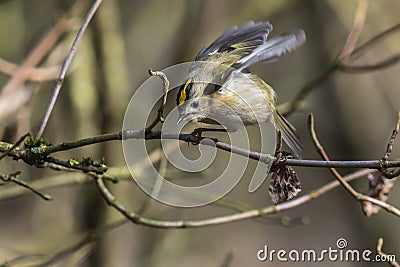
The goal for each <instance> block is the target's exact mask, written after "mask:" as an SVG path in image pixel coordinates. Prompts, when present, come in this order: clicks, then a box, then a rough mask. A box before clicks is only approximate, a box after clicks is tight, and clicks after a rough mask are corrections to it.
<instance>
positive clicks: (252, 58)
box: [232, 30, 306, 71]
mask: <svg viewBox="0 0 400 267" xmlns="http://www.w3.org/2000/svg"><path fill="white" fill-rule="evenodd" d="M305 40H306V35H305V33H304V31H303V30H296V31H293V32H286V33H283V34H280V35H278V36H276V37H274V38H272V39H271V40H268V41H266V42H265V43H264V44H262V45H260V46H258V47H257V48H256V49H254V50H253V51H252V52H251V53H250V54H249V55H247V56H245V57H243V58H241V59H240V60H238V61H237V62H236V63H235V64H234V65H233V66H232V67H234V68H235V69H237V70H239V71H241V70H244V69H246V68H248V67H250V66H251V65H254V64H256V63H258V62H262V61H271V60H274V59H277V58H278V57H280V56H282V55H283V54H286V53H288V52H291V51H293V50H295V49H296V48H298V47H299V46H301V45H302V44H304V42H305Z"/></svg>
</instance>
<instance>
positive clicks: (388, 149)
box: [380, 111, 400, 179]
mask: <svg viewBox="0 0 400 267" xmlns="http://www.w3.org/2000/svg"><path fill="white" fill-rule="evenodd" d="M399 130H400V111H399V113H397V123H396V126H395V127H394V129H393V132H392V135H391V136H390V140H389V142H388V144H387V146H386V152H385V155H383V157H382V168H381V169H380V171H381V172H382V174H383V176H385V177H386V178H389V179H392V178H395V177H397V176H399V175H400V168H398V169H397V170H388V168H387V167H386V163H387V161H388V159H389V156H390V154H391V153H392V150H393V143H394V140H395V139H396V137H397V134H398V133H399Z"/></svg>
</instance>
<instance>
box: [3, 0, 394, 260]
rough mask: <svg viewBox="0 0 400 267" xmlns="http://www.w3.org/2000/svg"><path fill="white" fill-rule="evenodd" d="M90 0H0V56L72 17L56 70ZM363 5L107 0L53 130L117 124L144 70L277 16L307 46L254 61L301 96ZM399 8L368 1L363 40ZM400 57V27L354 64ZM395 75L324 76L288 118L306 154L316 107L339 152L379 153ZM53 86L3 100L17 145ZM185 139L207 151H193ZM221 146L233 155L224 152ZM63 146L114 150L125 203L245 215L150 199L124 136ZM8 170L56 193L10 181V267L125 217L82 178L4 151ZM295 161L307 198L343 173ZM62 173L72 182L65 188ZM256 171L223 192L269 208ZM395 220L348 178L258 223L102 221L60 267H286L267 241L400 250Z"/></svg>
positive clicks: (51, 60)
mask: <svg viewBox="0 0 400 267" xmlns="http://www.w3.org/2000/svg"><path fill="white" fill-rule="evenodd" d="M90 4H91V2H90V1H83V0H82V1H77V3H76V2H75V1H71V0H68V1H67V0H62V1H50V0H41V1H38V0H31V1H24V0H12V1H11V0H2V1H0V58H2V59H4V60H7V61H9V62H13V63H15V64H18V65H19V64H21V63H22V62H23V61H24V60H25V59H26V58H27V56H28V55H29V53H30V52H31V51H32V50H33V49H34V47H35V45H36V44H37V43H39V41H40V40H41V38H42V37H43V36H44V35H45V34H46V32H48V31H49V30H50V29H52V27H54V25H55V24H56V23H57V22H58V21H60V20H61V19H62V18H67V21H68V22H67V23H66V26H65V27H64V28H63V30H62V31H61V32H60V38H59V40H58V41H56V42H55V44H54V45H53V46H52V48H51V51H50V52H49V53H48V54H47V55H46V56H45V57H44V58H43V60H41V61H40V65H39V66H40V67H42V68H46V69H45V70H46V71H47V72H46V73H50V74H51V73H53V74H52V75H53V77H56V76H57V67H59V66H60V65H61V64H62V61H63V59H64V58H65V56H66V55H67V53H68V49H69V48H70V45H71V43H72V40H73V38H74V37H75V35H76V32H77V30H78V29H79V26H80V25H81V23H82V18H83V17H84V15H85V13H86V11H87V10H88V8H89V6H90ZM356 7H357V1H355V0H351V1H347V0H346V1H345V0H340V1H336V0H304V1H288V0H286V1H285V0H281V1H278V0H269V1H266V0H247V1H243V0H241V1H239V0H229V1H228V0H221V1H211V0H206V1H200V0H193V1H184V0H176V1H172V0H171V1H170V0H168V1H156V0H149V1H139V0H130V1H126V0H119V1H117V0H107V1H104V3H103V4H102V5H101V7H100V9H99V10H98V12H97V13H96V15H95V17H94V19H93V21H92V22H91V24H90V26H89V28H88V30H87V31H86V33H85V35H84V37H83V39H82V40H81V42H80V44H79V46H78V51H77V53H76V56H75V58H74V61H73V64H72V67H71V68H70V69H69V72H68V75H67V78H66V79H65V82H64V85H63V88H62V92H61V94H60V97H59V99H58V101H57V104H56V107H55V110H54V112H53V114H52V116H51V119H50V122H49V125H48V127H47V129H46V131H45V133H44V138H45V139H46V140H48V141H49V142H51V143H54V144H55V143H60V142H63V141H71V140H76V139H80V138H84V137H89V136H93V135H98V134H101V133H108V132H116V131H120V130H121V127H122V121H123V117H124V111H125V108H126V107H127V105H128V102H129V99H130V97H131V96H132V95H133V94H134V92H135V90H136V88H138V86H140V84H141V83H142V82H143V81H145V80H146V79H147V78H148V72H147V70H148V68H150V67H151V68H153V69H163V68H165V67H168V66H171V65H174V64H177V63H181V62H185V61H190V60H192V59H193V58H194V56H195V55H196V54H197V52H198V51H199V50H200V49H201V48H202V47H203V46H205V45H207V44H209V43H210V42H212V41H213V40H214V39H215V38H216V37H218V36H219V35H220V34H221V33H222V32H223V31H225V30H226V29H228V28H229V27H231V26H232V25H235V24H236V25H241V24H244V23H246V22H247V21H249V20H254V21H263V20H269V21H270V22H271V23H272V24H273V25H274V30H273V32H272V34H271V35H276V34H279V33H280V32H284V31H288V30H292V29H297V28H301V29H304V31H305V32H306V35H307V42H306V44H305V45H304V46H303V47H302V48H301V49H299V50H298V51H296V52H295V53H292V54H290V55H286V56H284V57H282V58H281V59H280V60H279V61H278V62H276V63H273V64H261V65H257V66H254V67H253V68H252V69H251V70H252V71H253V72H255V73H257V74H258V75H260V76H261V77H263V78H264V79H265V80H266V81H268V83H269V84H271V85H272V86H273V87H274V88H275V90H276V91H277V94H278V96H279V103H280V104H283V103H286V102H287V101H291V100H292V99H293V98H294V97H295V95H296V94H297V93H298V92H299V90H300V89H301V87H302V86H304V84H306V83H307V82H308V81H310V80H312V79H313V78H314V77H316V76H317V75H319V74H320V73H321V72H323V71H324V70H326V69H327V68H328V67H329V65H330V64H331V62H332V61H333V60H335V58H336V57H337V55H338V53H339V52H340V50H341V48H342V47H343V45H344V43H345V41H346V38H347V35H348V33H349V31H350V28H351V26H352V23H353V20H354V14H355V11H356ZM399 11H400V1H398V0H380V1H370V2H369V6H368V12H367V17H366V21H365V25H364V28H363V30H362V32H361V35H360V38H359V41H358V42H357V45H360V44H362V43H364V42H365V41H367V40H369V39H370V38H372V37H373V36H375V35H377V34H378V33H380V32H382V31H384V30H386V29H388V28H390V27H392V26H393V25H395V24H398V23H399V22H400V21H399ZM398 53H400V33H398V34H394V35H392V36H391V37H390V38H387V39H385V40H383V41H382V42H380V43H379V44H378V45H377V46H375V47H374V48H371V49H369V50H368V51H367V53H365V54H364V55H363V56H362V57H361V58H360V59H359V60H358V61H357V63H358V64H360V65H363V64H372V63H374V62H378V61H381V60H383V59H385V58H388V57H390V56H392V55H395V54H398ZM1 65H2V66H3V67H4V64H3V63H2V64H1ZM3 67H2V68H3ZM51 71H53V72H51ZM7 72H8V73H7ZM10 72H12V70H10V69H8V71H5V70H4V68H3V70H2V71H1V73H0V86H1V88H3V89H1V90H2V91H4V90H5V89H4V88H5V86H6V84H7V83H8V82H9V80H10ZM399 73H400V65H394V66H391V67H390V68H385V69H382V70H378V71H373V72H367V73H362V74H349V73H340V72H336V73H334V74H333V75H332V76H331V77H330V78H329V79H327V80H326V81H325V82H324V83H321V84H320V85H319V86H318V87H317V88H316V89H315V90H314V91H313V92H312V93H310V94H309V95H308V96H307V97H306V99H305V103H304V108H303V109H302V110H300V111H298V112H296V113H294V114H293V115H291V116H290V117H289V120H290V121H291V122H292V123H293V124H294V125H295V126H296V128H297V129H298V133H299V135H300V136H301V139H302V141H303V145H304V155H303V156H304V158H307V159H319V156H318V153H317V152H316V150H315V148H314V146H313V144H312V142H311V138H310V135H309V130H308V127H307V116H308V114H309V113H313V114H314V116H315V121H316V128H317V133H318V136H319V137H320V140H321V142H322V144H323V145H324V147H325V149H326V150H327V152H328V153H329V155H330V157H331V158H332V159H338V160H339V159H340V160H363V159H380V158H381V157H382V155H383V153H384V151H385V149H386V144H387V142H388V140H389V137H390V134H391V131H392V129H393V127H394V125H395V122H396V115H397V112H398V110H399V109H400V91H399V90H400V88H399V84H400V75H399ZM54 75H55V76H54ZM54 84H55V82H54V80H50V81H43V82H38V81H27V82H25V83H24V84H23V86H24V88H23V90H28V91H29V92H30V93H29V97H28V98H27V99H26V101H24V103H23V104H22V105H20V106H18V108H16V109H15V110H13V109H12V108H11V106H13V103H14V102H13V101H15V102H18V100H19V98H18V96H15V97H14V98H12V100H13V101H10V102H7V103H5V104H4V102H2V105H3V106H2V107H0V110H1V111H2V112H4V113H3V114H0V117H1V120H0V135H1V140H2V141H6V142H15V140H17V139H18V137H19V136H21V135H22V134H24V133H26V132H32V133H36V132H37V130H38V128H39V125H40V121H41V119H42V117H43V114H44V111H45V109H46V107H47V104H48V102H49V99H50V97H51V92H52V89H53V88H54ZM15 89H16V90H21V88H20V87H18V88H15ZM151 94H152V92H149V95H151ZM170 100H171V101H173V100H174V99H170ZM171 103H172V102H171ZM8 105H10V106H8ZM6 112H7V114H6ZM5 114H6V115H5ZM152 142H153V143H152V145H149V147H150V148H151V149H154V151H156V152H154V155H153V156H154V157H155V158H156V160H155V165H156V166H157V167H160V168H161V167H162V168H163V171H164V172H165V173H166V176H167V177H172V178H176V179H185V178H186V177H187V174H186V173H181V172H179V171H178V170H176V169H173V168H170V166H169V165H168V164H167V163H165V162H164V161H163V159H162V154H160V152H157V151H158V150H156V149H157V146H158V143H157V142H156V141H152ZM183 146H185V149H187V150H190V149H192V150H193V151H192V152H193V153H194V154H196V153H197V150H196V148H195V147H193V146H189V147H187V145H186V144H183ZM398 147H399V145H398V142H396V143H395V149H394V152H393V154H392V156H391V157H392V158H393V159H395V158H397V157H398V156H399V149H398ZM187 153H191V152H190V151H189V152H187ZM219 154H221V155H220V157H222V158H223V157H226V153H225V152H222V153H219ZM56 155H57V157H59V158H61V159H65V160H66V159H69V158H78V159H79V158H81V157H83V156H91V157H93V158H94V159H101V158H103V157H104V158H105V161H106V163H107V165H108V166H110V167H111V174H112V175H115V176H117V177H118V178H119V179H121V181H120V182H119V183H118V184H115V185H113V184H108V185H109V186H110V189H111V190H112V191H113V193H114V194H115V195H116V196H117V198H118V200H119V201H120V202H121V203H123V204H124V205H125V206H126V207H127V208H129V209H131V210H134V211H138V210H140V211H141V212H143V216H146V217H150V218H155V219H162V220H181V219H190V220H195V219H204V218H210V217H214V216H219V215H224V214H231V213H234V212H236V211H235V210H232V209H230V208H227V207H226V206H223V205H210V206H207V207H201V208H195V209H182V208H174V207H170V206H166V205H162V204H160V203H157V202H154V201H149V197H148V196H147V195H145V194H144V193H143V192H142V191H141V190H140V189H139V188H138V187H137V185H136V184H135V183H134V182H133V181H132V180H131V178H130V175H129V173H127V171H126V168H125V161H124V157H123V153H122V146H121V142H119V141H113V142H107V143H101V144H96V145H92V146H87V147H84V148H81V149H76V150H71V151H67V152H63V153H59V154H56ZM157 158H158V160H157ZM223 166H224V165H223V164H220V165H219V164H218V162H217V164H214V166H213V169H210V170H206V171H204V172H203V173H202V175H201V177H200V178H204V179H207V177H210V176H211V175H212V174H213V172H215V171H218V168H220V169H221V168H223ZM0 168H1V173H8V172H12V171H15V170H21V171H22V172H23V174H22V176H21V177H20V178H21V179H23V180H25V181H28V182H31V183H32V184H33V185H38V187H39V186H41V187H43V189H42V191H43V192H44V193H47V194H50V195H51V196H52V197H53V198H54V200H53V201H47V202H46V201H44V200H42V199H40V198H38V197H37V196H36V195H34V194H32V193H31V192H29V191H25V190H22V189H20V188H17V186H15V185H12V184H8V185H3V186H0V264H2V263H3V264H5V266H9V265H6V263H7V262H8V261H10V260H11V259H15V258H18V257H19V256H21V257H23V259H19V260H17V261H11V262H9V263H10V266H36V265H35V264H42V263H43V261H44V260H45V259H47V258H46V257H47V256H50V257H51V256H54V254H55V253H57V252H58V251H61V250H65V248H67V247H69V246H72V247H74V244H76V243H77V242H79V241H80V240H81V239H82V238H84V237H85V236H86V235H88V234H89V233H92V232H93V231H96V230H97V229H102V227H104V226H105V225H108V224H109V223H112V222H115V221H118V220H120V219H122V216H121V215H120V214H119V213H118V212H116V211H115V210H113V209H112V208H110V207H108V206H107V205H106V203H105V201H104V200H103V198H102V197H101V195H100V193H99V191H98V189H97V187H96V185H95V184H94V183H93V182H91V180H90V179H85V175H84V174H81V173H77V172H57V171H54V170H49V169H37V168H34V167H31V166H28V165H26V164H25V163H23V162H15V161H13V160H12V159H10V158H6V159H3V160H2V161H1V162H0ZM295 169H296V172H297V173H298V176H299V177H300V179H301V182H302V188H303V191H302V193H301V194H306V193H308V192H310V191H311V190H313V189H315V188H317V187H319V186H321V185H323V184H326V183H328V182H329V181H332V180H333V179H334V178H333V177H332V176H331V174H330V173H329V171H328V170H326V169H316V168H295ZM340 171H341V172H342V173H343V174H346V173H350V172H351V171H353V170H340ZM60 181H69V182H68V183H67V184H66V185H60V184H59V183H60ZM248 181H249V180H248V179H246V178H244V180H243V182H241V183H240V184H239V185H238V187H237V188H235V190H233V192H231V193H230V194H229V195H228V196H227V199H231V200H234V201H239V202H241V203H245V204H246V205H249V206H250V207H254V208H260V207H264V206H268V205H270V204H271V201H270V198H269V196H268V192H267V187H268V184H267V183H265V184H264V185H263V187H262V188H261V189H259V190H258V191H257V192H255V193H253V194H249V193H248V192H247V191H246V189H247V185H248V184H247V182H248ZM53 183H54V185H53ZM353 184H354V186H355V187H356V188H357V189H359V190H360V191H365V190H367V187H368V184H367V181H366V180H365V179H360V180H358V181H357V182H355V183H353ZM18 190H19V191H18ZM17 191H18V193H16V192H17ZM399 194H400V189H399V186H398V184H396V185H395V186H394V188H393V190H392V191H391V193H390V196H389V203H391V204H392V205H394V206H397V207H399V206H400V197H399ZM283 216H284V217H283ZM288 218H291V219H292V220H289V219H288ZM288 220H289V221H288ZM284 222H289V223H284ZM287 224H288V225H287ZM399 227H400V218H398V217H396V216H394V215H392V214H389V213H387V212H384V211H381V212H379V214H377V215H374V216H372V217H370V218H367V217H366V216H365V215H364V214H363V213H362V211H361V209H360V204H359V203H358V202H357V201H355V200H354V199H353V198H352V197H351V196H350V195H349V194H348V193H347V192H346V191H345V190H344V189H343V188H337V189H335V190H334V191H331V192H329V193H327V194H325V195H323V196H321V197H320V198H318V199H315V200H314V201H311V202H309V203H307V204H305V205H303V206H300V207H297V208H294V209H292V210H290V211H287V212H284V213H279V214H277V215H276V216H274V217H273V218H267V219H262V220H244V221H240V222H235V223H229V224H223V225H218V226H212V227H204V228H199V229H184V230H165V229H164V230H161V229H154V228H149V227H145V226H140V225H135V224H132V223H125V224H123V225H121V226H119V227H114V228H113V230H112V231H104V230H101V231H100V233H99V236H98V238H96V239H95V240H94V242H87V243H86V244H85V245H83V246H80V247H76V246H75V247H74V249H72V251H70V253H65V254H62V255H60V256H59V257H56V261H55V262H53V263H52V266H160V267H161V266H189V265H190V266H245V265H247V266H286V265H289V264H292V265H293V263H281V262H276V261H274V262H268V261H267V262H260V261H258V260H257V258H256V253H257V251H258V250H259V249H262V248H263V247H264V245H268V247H269V248H271V249H281V248H283V249H286V250H290V249H299V250H302V249H317V250H322V249H327V248H328V247H333V248H335V246H336V245H335V244H336V240H337V239H339V238H345V239H346V240H347V241H348V244H349V248H354V249H356V248H358V249H371V250H375V247H376V243H377V239H378V238H379V237H383V238H384V250H385V251H386V252H387V253H389V254H390V253H391V254H396V253H397V257H398V258H400V254H399V253H400V250H399V247H400V234H399V231H398V229H399ZM224 263H227V264H226V265H224ZM295 264H298V265H299V266H308V265H309V263H295ZM331 264H332V263H331V262H319V263H318V265H319V266H328V265H331ZM336 264H337V266H364V265H365V263H364V262H358V263H357V262H337V263H336ZM374 264H375V265H374V266H386V263H380V264H378V263H374Z"/></svg>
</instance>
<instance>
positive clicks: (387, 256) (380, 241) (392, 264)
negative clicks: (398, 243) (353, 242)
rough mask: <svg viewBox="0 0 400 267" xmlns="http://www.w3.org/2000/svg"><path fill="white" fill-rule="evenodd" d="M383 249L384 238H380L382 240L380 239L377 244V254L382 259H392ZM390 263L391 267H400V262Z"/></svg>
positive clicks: (393, 261)
mask: <svg viewBox="0 0 400 267" xmlns="http://www.w3.org/2000/svg"><path fill="white" fill-rule="evenodd" d="M382 247H383V238H382V237H380V238H379V239H378V243H377V245H376V252H377V253H378V255H380V256H381V257H382V256H383V257H385V258H386V259H390V257H389V255H388V254H386V253H384V252H383V251H382ZM392 256H393V255H392ZM388 263H389V264H390V265H391V266H393V267H400V264H399V263H398V262H396V261H395V260H391V261H389V262H388Z"/></svg>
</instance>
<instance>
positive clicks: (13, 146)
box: [0, 133, 30, 160]
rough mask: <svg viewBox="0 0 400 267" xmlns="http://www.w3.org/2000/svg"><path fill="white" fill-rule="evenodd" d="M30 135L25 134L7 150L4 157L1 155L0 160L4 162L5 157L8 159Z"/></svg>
mask: <svg viewBox="0 0 400 267" xmlns="http://www.w3.org/2000/svg"><path fill="white" fill-rule="evenodd" d="M29 135H30V134H29V133H26V134H24V135H23V136H21V137H20V138H19V139H18V140H17V142H15V143H14V144H13V145H12V146H11V147H10V148H9V149H7V150H6V151H5V152H4V153H3V154H2V155H0V160H2V159H3V158H4V157H6V156H7V155H8V154H9V153H10V152H11V151H12V150H13V149H15V148H16V147H17V146H19V145H20V144H21V143H22V142H23V141H24V140H25V138H26V137H27V136H29Z"/></svg>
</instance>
